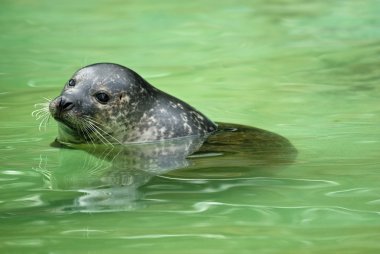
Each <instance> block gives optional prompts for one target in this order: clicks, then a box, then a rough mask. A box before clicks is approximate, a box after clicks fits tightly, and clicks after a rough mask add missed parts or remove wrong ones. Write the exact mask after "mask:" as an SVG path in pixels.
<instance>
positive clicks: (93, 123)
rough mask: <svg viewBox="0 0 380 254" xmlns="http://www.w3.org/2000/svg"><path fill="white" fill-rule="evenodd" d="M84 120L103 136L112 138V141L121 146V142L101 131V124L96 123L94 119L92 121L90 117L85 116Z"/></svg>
mask: <svg viewBox="0 0 380 254" xmlns="http://www.w3.org/2000/svg"><path fill="white" fill-rule="evenodd" d="M86 120H87V121H88V123H91V125H92V126H93V127H94V128H96V129H97V130H99V131H100V132H102V133H103V134H105V135H107V136H108V137H110V138H112V139H113V140H115V141H116V142H117V143H118V144H121V142H120V141H119V140H118V139H116V138H115V137H114V136H112V135H111V134H110V133H108V132H106V131H105V130H103V129H102V128H101V126H102V124H100V123H98V122H97V121H95V120H94V119H92V118H91V117H89V116H87V117H86Z"/></svg>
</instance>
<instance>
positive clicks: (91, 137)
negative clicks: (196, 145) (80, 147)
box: [49, 63, 217, 144]
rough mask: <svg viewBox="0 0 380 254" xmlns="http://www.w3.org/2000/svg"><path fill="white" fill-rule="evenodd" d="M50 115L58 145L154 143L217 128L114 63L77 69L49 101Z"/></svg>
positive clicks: (193, 110) (175, 99)
mask: <svg viewBox="0 0 380 254" xmlns="http://www.w3.org/2000/svg"><path fill="white" fill-rule="evenodd" d="M49 111H50V114H51V115H52V116H53V118H54V119H55V120H56V121H57V122H58V137H57V141H58V142H60V143H70V144H82V143H93V144H115V143H117V144H125V143H132V142H152V141H158V140H166V139H174V138H179V137H186V136H193V135H197V136H207V135H209V134H211V133H213V132H215V131H216V130H217V125H216V124H215V123H214V122H212V121H211V120H210V119H208V118H207V117H206V116H205V115H204V114H202V113H201V112H199V111H198V110H196V109H195V108H193V107H192V106H190V105H189V104H187V103H185V102H183V101H181V100H179V99H177V98H175V97H173V96H171V95H169V94H167V93H165V92H163V91H160V90H158V89H157V88H155V87H153V86H152V85H151V84H149V83H148V82H147V81H146V80H144V79H143V78H142V77H141V76H140V75H138V74H137V73H136V72H134V71H133V70H131V69H128V68H127V67H124V66H121V65H118V64H114V63H96V64H92V65H89V66H86V67H83V68H81V69H79V70H78V71H77V72H75V73H74V75H73V76H72V77H71V78H70V79H69V80H68V81H67V83H66V84H65V86H64V88H63V90H62V92H61V94H60V95H59V96H58V97H56V98H55V99H54V100H52V101H51V102H50V104H49Z"/></svg>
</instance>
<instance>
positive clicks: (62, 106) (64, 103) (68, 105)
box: [57, 97, 74, 112]
mask: <svg viewBox="0 0 380 254" xmlns="http://www.w3.org/2000/svg"><path fill="white" fill-rule="evenodd" d="M73 107H74V103H73V102H71V101H69V100H68V99H67V98H65V97H61V99H60V101H59V103H58V104H57V109H58V111H60V112H64V111H68V110H70V109H72V108H73Z"/></svg>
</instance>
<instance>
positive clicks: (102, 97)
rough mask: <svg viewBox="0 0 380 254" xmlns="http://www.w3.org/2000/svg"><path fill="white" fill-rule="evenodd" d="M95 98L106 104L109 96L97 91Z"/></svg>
mask: <svg viewBox="0 0 380 254" xmlns="http://www.w3.org/2000/svg"><path fill="white" fill-rule="evenodd" d="M95 98H96V99H97V100H98V101H99V102H100V103H102V104H106V103H107V102H108V101H109V100H110V97H109V96H108V94H106V93H97V94H95Z"/></svg>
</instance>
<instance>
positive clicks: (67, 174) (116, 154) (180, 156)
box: [38, 124, 297, 212]
mask: <svg viewBox="0 0 380 254" xmlns="http://www.w3.org/2000/svg"><path fill="white" fill-rule="evenodd" d="M219 128H220V130H221V131H219V132H218V133H216V134H214V135H211V136H209V137H208V138H201V137H185V138H180V139H174V140H167V141H163V142H154V143H144V144H130V145H127V146H117V147H106V146H90V145H81V146H75V147H65V148H66V149H60V153H61V154H60V163H59V165H58V166H57V167H55V168H53V169H48V168H47V167H48V165H47V164H46V161H47V160H48V159H46V161H45V162H41V163H40V166H39V170H38V171H39V172H41V173H42V174H43V175H44V176H45V179H46V181H47V184H48V186H49V188H51V189H57V190H74V191H78V192H80V193H82V194H81V195H80V196H77V197H76V198H75V201H74V202H71V203H70V204H69V205H64V206H63V207H61V210H62V211H81V212H102V211H119V210H131V209H136V208H138V207H139V206H141V205H143V202H140V201H141V200H142V199H143V193H142V191H141V189H139V187H141V186H143V185H145V184H147V183H148V182H149V180H150V179H151V178H152V177H154V176H160V175H164V174H165V178H166V179H168V178H169V179H170V178H171V177H181V178H190V179H191V178H197V179H204V180H207V179H209V178H232V177H236V176H246V177H249V176H252V174H256V176H258V175H257V174H259V176H263V174H271V173H272V172H273V169H274V168H281V167H283V166H284V164H289V163H292V162H293V161H294V159H295V156H296V154H297V153H296V150H295V148H294V147H293V146H292V145H291V143H290V142H289V141H288V140H287V139H285V138H283V137H281V136H279V135H277V134H274V133H271V132H268V131H264V130H261V129H256V128H252V127H246V126H241V125H232V124H219ZM45 164H46V165H45ZM175 169H177V170H175ZM262 170H264V171H262Z"/></svg>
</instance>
